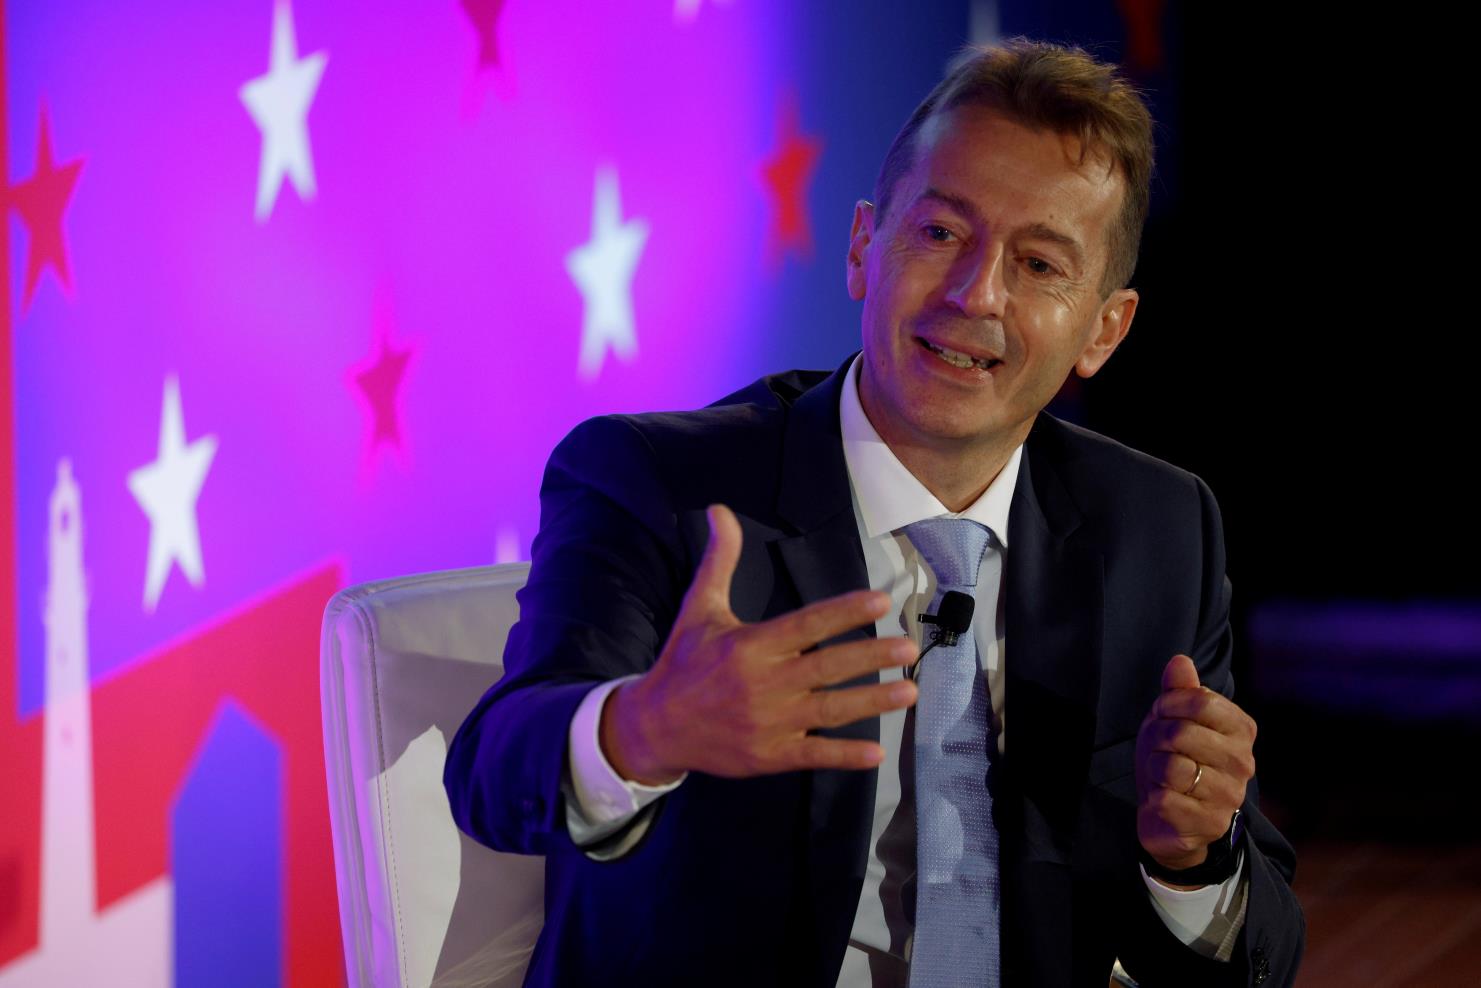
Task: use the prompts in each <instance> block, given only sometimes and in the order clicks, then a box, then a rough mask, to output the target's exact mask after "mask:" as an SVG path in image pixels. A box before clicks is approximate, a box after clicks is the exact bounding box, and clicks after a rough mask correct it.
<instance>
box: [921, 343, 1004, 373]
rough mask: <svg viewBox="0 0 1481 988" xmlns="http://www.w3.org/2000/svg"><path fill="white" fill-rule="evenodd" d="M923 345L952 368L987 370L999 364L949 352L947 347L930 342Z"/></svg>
mask: <svg viewBox="0 0 1481 988" xmlns="http://www.w3.org/2000/svg"><path fill="white" fill-rule="evenodd" d="M921 343H923V344H925V347H926V349H927V350H930V351H931V352H932V353H934V354H935V355H936V356H938V357H940V358H941V359H942V360H944V361H946V362H947V363H948V364H951V366H953V367H960V368H961V369H962V370H966V369H967V368H968V367H977V368H978V369H980V370H987V369H988V368H990V367H992V365H993V364H996V363H997V362H998V361H996V360H992V359H989V358H987V357H973V356H970V355H968V354H965V353H959V352H957V351H956V350H948V349H947V348H946V347H944V346H937V345H936V344H934V343H932V342H930V341H929V340H921Z"/></svg>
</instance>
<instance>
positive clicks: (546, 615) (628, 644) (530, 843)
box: [443, 417, 692, 856]
mask: <svg viewBox="0 0 1481 988" xmlns="http://www.w3.org/2000/svg"><path fill="white" fill-rule="evenodd" d="M658 477H659V472H658V470H657V469H656V464H655V459H654V456H653V452H652V450H651V449H650V448H649V447H648V445H647V443H646V441H645V440H644V439H643V437H642V435H641V434H640V433H639V432H638V431H637V430H636V429H635V428H634V427H633V426H632V425H631V424H629V423H628V422H627V421H625V420H623V419H621V418H617V417H609V418H602V419H592V420H590V421H587V422H584V423H582V424H581V425H580V426H577V428H576V429H574V430H573V431H572V432H571V434H570V435H568V436H567V437H566V438H565V440H563V441H562V442H561V444H560V445H559V446H558V447H557V448H556V449H555V451H554V452H553V453H552V454H551V457H550V462H549V464H548V465H547V467H546V471H545V477H544V481H543V483H542V484H541V490H540V532H539V535H538V536H537V537H536V539H535V542H534V545H533V549H532V560H531V567H530V576H529V581H528V583H527V584H526V585H525V587H524V588H523V589H522V590H521V591H520V592H519V595H518V599H519V605H520V618H519V621H518V623H516V624H515V626H514V627H513V628H512V629H511V630H510V633H509V642H508V645H507V647H506V649H505V652H504V676H503V677H502V678H501V679H500V680H499V681H498V682H497V683H495V684H494V686H493V687H492V688H491V689H490V690H489V691H488V692H487V693H486V694H485V695H484V697H483V698H482V699H481V700H480V701H479V703H478V705H477V706H476V707H474V709H473V712H472V713H471V714H469V716H468V718H467V720H466V721H465V722H464V724H463V726H462V727H461V728H460V729H459V730H458V733H457V734H456V736H455V737H454V738H453V741H452V744H451V745H450V746H449V749H448V756H447V762H446V766H445V768H444V773H443V783H444V786H445V788H446V789H447V794H448V800H449V803H450V804H451V806H452V812H453V818H454V820H456V821H457V823H458V826H459V827H461V828H462V829H463V830H464V831H466V832H467V833H468V834H469V835H470V836H472V837H474V838H475V839H476V840H478V841H480V842H481V843H483V844H486V845H488V846H490V847H493V848H495V849H496V850H501V851H512V852H517V853H525V854H547V853H549V852H550V847H551V842H552V840H554V839H556V838H560V839H568V838H567V835H566V829H565V819H566V814H565V805H564V799H565V795H564V792H563V788H564V787H563V782H564V780H565V779H566V773H567V772H568V771H569V768H568V752H567V745H568V731H569V728H570V723H571V718H572V717H573V716H574V715H575V712H576V708H577V707H578V706H579V705H580V703H581V700H582V699H583V698H584V697H585V696H586V694H587V693H588V692H589V691H590V690H591V689H592V688H594V687H595V686H596V685H598V684H599V683H602V682H605V681H607V680H610V679H615V678H618V677H620V676H626V675H631V674H634V673H642V672H645V671H646V670H647V669H648V668H649V667H650V666H651V665H652V664H653V661H654V660H655V658H656V657H657V654H658V651H659V649H660V648H661V647H662V645H663V642H664V640H665V639H666V637H667V635H668V630H669V628H670V627H671V626H672V624H673V620H674V615H675V614H676V613H677V609H678V605H679V601H680V600H681V599H682V596H683V590H684V587H685V586H686V585H687V583H688V573H689V571H690V569H692V566H691V565H690V564H689V563H688V561H687V558H686V557H687V555H688V554H687V552H686V550H684V549H683V547H682V545H681V543H680V540H679V538H678V534H677V522H676V516H675V513H674V511H673V509H672V507H671V506H670V504H669V497H668V495H667V492H666V491H665V490H664V489H663V486H662V484H661V483H660V482H659V480H658ZM659 802H660V803H661V802H662V800H660V801H659ZM656 809H657V804H653V805H650V806H649V807H648V808H646V810H645V811H644V812H643V813H640V814H638V817H637V818H635V819H634V821H632V823H631V824H630V827H631V826H635V825H637V824H638V823H639V822H640V821H642V820H645V819H647V818H649V816H650V815H651V814H652V813H653V812H655V811H656ZM630 827H629V828H624V830H623V831H619V833H618V834H615V835H612V836H611V837H609V838H607V839H606V841H604V842H602V844H601V845H598V846H597V847H596V848H594V849H593V852H592V853H593V854H594V855H596V856H600V855H601V853H602V850H603V849H604V848H607V847H608V846H609V845H611V844H613V843H619V842H621V840H622V837H623V835H624V834H625V833H627V832H628V830H629V829H630Z"/></svg>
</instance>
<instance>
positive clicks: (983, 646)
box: [566, 359, 1246, 988]
mask: <svg viewBox="0 0 1481 988" xmlns="http://www.w3.org/2000/svg"><path fill="white" fill-rule="evenodd" d="M858 373H859V361H858V360H857V359H855V361H854V363H853V364H852V366H850V368H849V371H848V378H847V380H845V382H844V386H843V393H842V397H841V400H840V402H839V417H840V425H841V428H842V433H843V453H844V460H845V462H846V464H847V467H848V474H849V484H850V489H851V491H852V495H853V505H854V517H855V520H856V522H857V523H858V526H859V538H860V541H861V542H862V544H863V549H864V562H865V566H866V569H867V571H868V575H869V586H870V588H871V589H874V590H882V591H884V592H886V593H888V594H889V595H890V600H891V603H892V606H891V608H890V610H889V611H888V612H887V613H886V614H885V615H884V616H883V617H881V618H880V619H879V621H878V622H877V623H876V625H875V633H876V635H877V636H878V637H881V638H885V637H898V636H901V635H903V636H906V637H909V638H911V639H912V640H914V641H916V642H917V643H919V642H921V638H922V635H921V630H920V627H919V623H918V621H917V620H916V617H917V615H918V614H919V613H920V612H921V611H922V610H924V609H925V607H926V606H928V605H929V604H930V601H931V599H932V596H933V594H934V593H935V577H934V575H933V574H932V573H931V572H930V568H929V566H927V565H926V563H925V562H924V560H922V559H921V558H920V554H919V553H918V552H917V551H916V549H915V547H914V546H913V545H911V543H910V540H909V539H908V538H907V537H906V536H905V534H904V532H903V529H904V527H905V526H906V525H909V524H912V523H914V522H917V521H921V520H923V519H926V518H937V517H947V518H970V519H972V520H974V521H977V522H980V523H981V524H983V525H985V526H986V527H987V528H989V529H991V530H992V532H993V534H994V535H996V536H997V540H996V541H997V544H1000V545H1001V546H1002V547H1003V548H1002V549H1001V550H999V549H997V548H995V547H989V548H988V550H987V551H988V553H992V552H996V551H1003V552H1010V551H1011V548H1010V547H1011V545H1012V542H1011V533H1010V532H1009V531H1008V511H1009V507H1010V505H1011V504H1012V501H1013V492H1014V488H1015V487H1016V486H1017V482H1018V469H1019V461H1020V460H1021V458H1022V455H1023V447H1022V446H1020V447H1019V448H1018V449H1016V450H1014V451H1013V454H1012V456H1011V457H1010V458H1009V460H1008V463H1007V464H1006V465H1005V466H1004V468H1003V470H1002V471H1001V472H1000V473H999V474H998V476H997V477H996V478H994V480H993V482H992V483H991V484H990V485H989V486H988V488H987V490H986V491H984V492H983V493H982V495H981V496H980V497H979V498H978V499H977V500H976V501H974V502H973V503H972V504H971V505H970V506H968V507H967V508H966V509H965V510H963V511H961V512H959V513H953V512H950V511H948V510H947V509H946V508H945V506H944V505H942V504H941V502H940V501H939V500H937V499H936V497H935V496H934V495H933V494H931V492H930V491H928V490H926V488H925V486H924V485H922V484H921V483H920V481H919V480H917V479H916V478H915V476H914V475H912V474H911V473H910V471H909V470H907V469H906V468H905V466H904V465H903V464H901V463H900V461H899V459H897V458H896V456H895V454H894V453H893V452H892V451H891V450H890V448H889V446H887V445H886V444H885V442H884V441H883V440H882V439H880V437H879V433H878V432H876V431H875V429H874V427H873V425H871V424H870V422H869V419H868V417H867V416H866V415H865V414H864V410H863V407H862V405H861V404H860V403H859V396H858ZM986 563H987V560H986V558H984V565H986ZM1004 571H1006V568H1005V569H1004ZM998 589H999V595H998V602H997V607H996V608H992V607H988V606H985V603H984V601H982V600H980V599H979V601H978V608H977V612H976V615H975V617H974V619H973V622H972V632H973V635H974V636H975V637H976V639H977V649H978V655H979V656H980V657H981V662H982V668H983V674H984V675H985V676H986V678H987V688H988V694H989V696H990V697H991V700H992V716H993V721H994V724H995V725H996V727H997V732H998V734H997V736H998V750H999V752H1002V751H1004V750H1005V748H1006V744H1007V730H1006V718H1005V711H1006V708H1007V703H1006V697H1005V695H1004V693H1005V687H1004V683H1005V677H1004V674H1003V668H1004V667H1003V663H1004V647H1003V646H1004V640H1003V634H1002V631H1003V621H1002V608H1003V600H1004V595H1003V587H1002V584H1001V582H1000V583H999V588H998ZM901 675H902V671H901V670H900V669H898V668H895V669H889V670H886V671H885V672H883V673H882V675H881V678H882V679H883V680H884V681H890V680H894V679H899V678H900V677H901ZM629 678H631V677H629ZM624 681H625V680H623V679H618V680H613V681H611V682H607V683H603V684H602V685H601V686H598V687H597V688H595V689H593V690H592V691H591V692H590V693H589V694H588V695H587V696H586V698H585V700H584V701H583V702H582V704H581V706H580V707H579V708H578V709H577V711H576V715H575V717H574V718H572V721H571V730H570V749H569V750H570V758H569V760H570V772H571V790H572V794H573V795H574V796H575V799H568V800H567V808H566V826H567V830H568V831H569V833H570V834H571V839H572V840H573V841H575V842H576V843H577V844H578V845H581V844H589V843H592V842H594V841H597V840H600V839H601V838H602V837H605V836H607V835H608V834H611V833H613V832H614V831H616V830H618V829H619V828H621V827H622V825H623V824H624V823H626V822H627V821H628V820H629V819H630V818H631V817H632V816H633V815H634V814H636V813H637V812H638V811H639V810H640V809H642V808H643V807H644V806H646V805H647V804H648V803H650V802H652V801H653V800H655V799H657V798H658V797H660V796H662V795H663V794H664V793H666V792H669V791H671V790H672V789H674V788H676V787H677V786H679V785H681V784H682V783H683V781H684V780H683V778H680V779H678V780H677V781H675V782H673V783H671V784H669V785H665V786H645V785H642V784H640V783H636V782H628V781H626V780H624V779H622V778H621V777H619V776H618V775H617V773H616V772H615V771H614V770H613V769H612V766H611V765H610V764H609V763H608V761H607V759H606V757H605V756H604V755H603V754H602V750H601V745H600V741H599V739H598V727H599V725H600V722H601V712H602V707H603V705H604V704H605V703H606V698H607V696H608V695H609V694H610V693H611V691H612V690H613V689H615V688H616V687H617V685H618V684H620V683H622V682H624ZM906 722H907V719H906V711H904V710H895V711H890V712H888V713H885V714H883V715H882V716H881V717H880V743H881V744H882V745H883V747H884V750H885V759H884V761H883V762H882V763H881V765H880V767H879V772H878V787H877V789H876V793H875V801H874V819H873V821H872V826H871V831H870V839H869V847H870V854H869V860H868V865H867V869H866V872H865V878H864V887H863V890H862V894H861V895H860V897H859V907H858V912H857V913H856V914H855V917H854V925H853V930H852V932H851V935H850V946H849V949H848V951H847V952H846V955H845V958H844V963H843V969H842V971H841V972H840V974H839V979H838V988H883V986H885V985H894V984H903V978H904V977H905V976H906V972H907V971H908V965H907V964H906V961H907V960H908V958H909V948H910V930H909V929H908V928H906V927H905V926H904V920H903V916H902V914H901V910H900V903H899V902H898V901H897V902H894V903H891V902H888V901H886V900H887V898H888V895H886V894H885V892H884V890H888V889H893V890H894V894H895V895H896V896H897V897H898V895H899V889H900V887H901V885H902V882H903V879H904V878H905V877H907V876H908V874H909V873H911V872H913V871H914V854H913V849H911V850H910V852H909V853H908V854H906V855H903V856H901V860H885V858H890V857H891V852H890V850H889V848H890V847H891V846H893V845H890V844H886V845H884V849H885V854H884V857H883V858H882V856H881V848H882V844H881V837H883V836H884V835H885V832H886V829H887V828H888V827H889V825H890V821H891V820H892V818H894V817H895V815H896V812H897V810H901V811H903V812H905V813H909V812H910V811H911V807H909V806H905V807H901V800H900V796H901V787H900V781H901V780H900V767H899V754H900V752H901V751H902V750H903V746H904V745H905V744H907V743H913V742H912V741H911V740H910V739H908V738H906V737H905V736H904V734H905V727H906ZM641 826H643V825H642V824H640V825H639V827H641ZM634 829H635V830H636V829H637V828H634ZM911 830H912V832H913V827H912V828H911ZM628 836H629V839H628V840H625V841H623V844H624V845H625V846H630V845H631V843H633V842H635V841H636V838H637V836H639V834H636V833H635V834H632V835H628ZM907 859H908V860H907ZM887 871H889V872H891V874H890V881H888V882H886V881H885V877H886V873H887ZM1243 871H1244V869H1243V860H1242V858H1241V861H1240V862H1239V865H1238V867H1237V868H1236V871H1235V876H1234V877H1233V878H1231V879H1229V880H1228V881H1227V882H1225V883H1224V884H1223V885H1211V886H1207V887H1205V888H1202V889H1197V890H1195V891H1191V892H1184V891H1180V890H1177V889H1170V888H1167V887H1166V886H1164V885H1161V884H1159V883H1158V882H1156V881H1153V880H1152V879H1151V878H1150V877H1148V876H1147V874H1146V872H1145V871H1143V872H1142V878H1143V880H1144V881H1145V882H1146V884H1147V889H1148V893H1149V895H1150V896H1151V897H1152V904H1153V908H1154V909H1155V910H1156V912H1157V913H1158V915H1159V916H1161V918H1162V920H1163V922H1165V923H1166V924H1167V926H1168V929H1169V930H1170V931H1171V932H1172V933H1173V934H1174V935H1175V936H1177V938H1178V939H1179V940H1181V941H1182V942H1183V943H1185V944H1187V945H1189V946H1190V947H1191V948H1192V949H1194V950H1197V951H1198V952H1200V953H1202V954H1204V955H1205V956H1208V957H1216V958H1218V959H1220V960H1228V959H1229V957H1230V956H1231V955H1232V951H1233V947H1234V941H1235V939H1236V937H1237V936H1238V934H1239V929H1240V926H1242V925H1243V919H1244V906H1245V898H1246V896H1245V884H1246V883H1245V881H1244V877H1243ZM871 954H872V955H874V957H875V963H874V965H873V972H872V973H871V964H870V955H871ZM886 955H887V956H886ZM890 958H894V960H893V961H892V960H891V959H890Z"/></svg>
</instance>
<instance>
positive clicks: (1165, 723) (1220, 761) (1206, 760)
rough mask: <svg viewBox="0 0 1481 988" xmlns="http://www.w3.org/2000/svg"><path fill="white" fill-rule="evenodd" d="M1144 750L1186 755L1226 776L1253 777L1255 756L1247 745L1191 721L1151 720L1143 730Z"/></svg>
mask: <svg viewBox="0 0 1481 988" xmlns="http://www.w3.org/2000/svg"><path fill="white" fill-rule="evenodd" d="M1142 734H1143V739H1144V743H1145V745H1146V750H1147V751H1165V752H1168V753H1169V754H1175V755H1186V756H1187V757H1189V758H1191V759H1193V761H1195V762H1197V763H1198V764H1200V765H1208V766H1211V767H1213V768H1217V769H1219V770H1220V771H1221V772H1225V773H1227V774H1228V775H1231V776H1234V777H1236V778H1241V779H1249V778H1251V777H1253V776H1254V774H1255V755H1254V752H1253V751H1252V750H1251V748H1250V746H1249V745H1248V744H1246V743H1243V742H1241V741H1238V740H1236V739H1235V738H1231V737H1229V736H1227V735H1224V734H1220V733H1219V732H1217V731H1215V730H1212V729H1210V728H1207V727H1205V726H1203V725H1202V724H1199V723H1197V722H1195V721H1191V720H1154V721H1152V722H1151V723H1149V724H1147V725H1146V727H1144V728H1143V729H1142Z"/></svg>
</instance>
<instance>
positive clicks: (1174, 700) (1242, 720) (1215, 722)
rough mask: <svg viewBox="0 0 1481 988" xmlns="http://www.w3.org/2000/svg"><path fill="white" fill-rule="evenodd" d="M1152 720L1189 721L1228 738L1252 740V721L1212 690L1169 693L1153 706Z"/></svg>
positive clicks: (1234, 704) (1236, 706)
mask: <svg viewBox="0 0 1481 988" xmlns="http://www.w3.org/2000/svg"><path fill="white" fill-rule="evenodd" d="M1152 717H1153V718H1155V719H1164V720H1175V719H1182V720H1191V721H1195V722H1197V723H1199V724H1202V725H1203V726H1204V727H1207V728H1210V729H1211V730H1215V731H1218V732H1219V733H1220V734H1227V735H1229V736H1230V737H1239V738H1247V739H1249V740H1250V741H1254V739H1255V721H1254V719H1253V718H1251V717H1250V715H1249V714H1247V713H1245V712H1244V711H1243V710H1241V709H1240V708H1239V705H1238V704H1236V703H1235V702H1234V701H1233V700H1230V699H1229V698H1227V697H1225V696H1223V695H1222V694H1219V693H1215V692H1214V691H1213V690H1170V691H1168V692H1166V693H1163V694H1162V695H1161V696H1159V697H1158V698H1157V702H1156V703H1154V704H1152Z"/></svg>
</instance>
